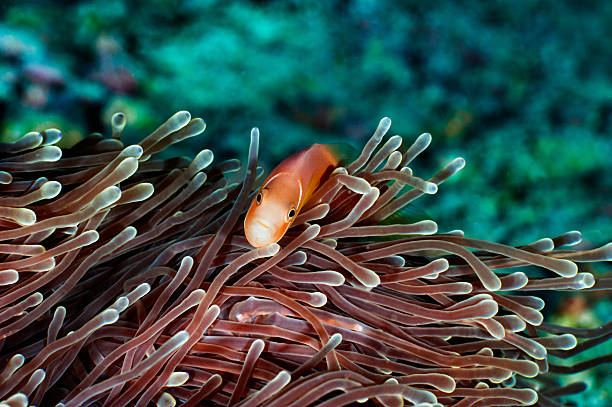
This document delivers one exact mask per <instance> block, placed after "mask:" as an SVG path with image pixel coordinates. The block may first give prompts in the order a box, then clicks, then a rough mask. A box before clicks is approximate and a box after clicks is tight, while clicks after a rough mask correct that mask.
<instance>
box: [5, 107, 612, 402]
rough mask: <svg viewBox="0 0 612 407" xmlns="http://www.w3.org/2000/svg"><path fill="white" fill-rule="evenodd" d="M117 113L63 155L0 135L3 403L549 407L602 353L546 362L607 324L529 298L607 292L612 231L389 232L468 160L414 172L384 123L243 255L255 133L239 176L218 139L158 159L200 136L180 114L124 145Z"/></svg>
mask: <svg viewBox="0 0 612 407" xmlns="http://www.w3.org/2000/svg"><path fill="white" fill-rule="evenodd" d="M125 125H126V116H125V115H123V114H121V113H117V114H115V115H114V116H113V118H112V135H111V137H109V138H104V137H102V136H101V135H99V134H93V135H91V136H89V137H87V138H85V139H83V140H82V141H81V142H79V143H78V144H76V145H74V146H73V147H71V148H67V149H63V150H62V149H60V148H58V147H57V146H56V145H55V144H56V143H57V142H58V141H59V139H60V138H61V133H60V132H59V131H58V130H55V129H48V130H45V131H42V132H32V133H28V134H26V135H25V136H23V137H22V138H20V139H19V140H17V141H15V142H12V143H5V144H2V145H1V146H0V152H1V155H0V242H1V244H0V253H2V256H3V257H2V263H1V265H0V269H1V270H0V284H1V287H2V288H1V291H0V307H1V308H0V315H1V318H0V338H1V345H0V346H1V348H0V349H1V350H0V368H1V369H2V371H1V373H0V399H2V400H4V401H3V403H5V404H6V405H12V406H27V405H37V406H43V405H45V406H46V405H55V404H56V403H60V404H59V405H61V406H64V407H76V406H81V405H107V406H127V405H134V406H147V405H150V403H155V404H156V405H158V406H172V405H176V404H178V405H184V406H196V405H198V404H199V403H200V401H202V400H206V402H207V404H206V405H240V406H257V405H267V406H289V405H290V406H305V405H318V406H341V405H348V404H351V403H354V402H358V401H359V402H364V401H367V402H368V403H371V404H372V405H382V406H401V405H403V404H404V403H405V404H408V405H420V406H423V407H424V406H432V405H444V406H457V407H458V406H502V405H531V404H534V403H536V402H537V403H539V405H542V406H549V405H557V404H558V403H559V402H560V401H559V400H560V398H562V397H563V396H564V395H567V394H572V393H575V392H579V391H582V390H584V385H583V384H582V383H580V382H577V383H572V384H569V385H560V384H558V383H557V381H556V375H557V374H564V373H572V372H577V371H581V370H584V369H588V368H590V367H592V366H595V365H597V364H599V363H609V362H610V360H611V356H610V355H604V356H600V357H598V358H595V359H592V360H588V361H586V362H582V363H579V364H576V365H573V366H571V367H562V366H557V365H555V364H553V363H549V355H557V356H561V357H570V356H573V355H575V354H577V353H579V352H582V351H584V350H586V349H589V348H591V347H593V346H595V345H597V344H600V343H601V342H604V341H607V340H608V339H609V338H610V337H611V336H612V324H611V323H608V324H606V325H604V326H602V327H599V328H595V329H579V328H572V327H564V326H560V325H555V324H552V323H550V322H545V321H544V317H543V315H542V313H541V312H540V311H541V310H542V308H543V307H544V305H545V303H544V301H543V300H542V298H541V296H540V295H539V293H545V292H547V291H558V290H569V291H575V290H606V289H609V288H610V286H611V284H610V280H609V279H606V278H600V279H596V278H595V276H594V275H593V274H591V273H589V272H581V271H580V270H579V268H578V266H577V263H578V264H580V263H581V262H596V261H602V260H609V259H610V258H612V245H611V244H607V245H605V246H603V247H600V248H596V249H592V250H586V251H585V250H583V251H574V250H570V249H569V248H567V247H566V246H572V245H574V244H576V243H578V242H579V241H580V240H581V235H580V233H579V232H576V231H571V232H568V233H565V234H563V235H561V236H558V237H555V238H552V239H549V238H545V239H541V240H538V241H535V242H533V243H530V244H526V245H523V246H519V247H511V246H506V245H503V244H499V243H493V242H488V241H482V240H477V239H473V238H468V237H465V236H464V235H463V233H462V232H461V231H459V230H455V231H449V232H446V233H439V232H438V230H437V229H438V228H437V225H436V223H435V222H433V221H431V220H424V221H420V222H416V223H412V224H390V222H389V220H390V219H391V215H393V214H394V213H396V212H397V211H398V210H400V209H401V208H402V207H404V206H405V205H407V204H409V203H410V202H412V201H414V200H415V199H417V198H419V197H420V196H422V195H423V194H434V193H436V192H437V191H438V187H439V185H440V184H442V183H443V182H444V181H445V180H447V179H448V178H449V177H450V176H452V175H453V174H454V173H456V172H457V171H459V170H460V169H461V168H462V167H463V166H464V160H463V159H462V158H457V159H454V160H452V161H451V162H450V163H448V164H447V165H446V166H445V167H444V168H443V169H442V170H440V171H439V172H438V173H436V174H435V175H433V176H432V177H430V178H429V179H427V180H426V179H423V178H419V177H417V176H415V175H414V174H413V172H412V170H411V167H410V165H411V163H412V162H413V160H414V159H415V158H416V157H417V156H418V155H419V154H420V153H422V152H423V151H424V150H425V149H426V148H427V146H428V145H429V142H430V140H431V136H430V135H429V134H422V135H421V136H419V137H418V138H417V139H416V140H415V141H414V143H413V144H412V145H411V146H409V147H408V148H406V149H400V147H401V143H402V138H401V137H399V136H393V137H390V138H388V139H386V140H385V141H384V136H385V134H386V132H387V130H388V129H389V127H390V125H391V121H390V120H389V119H387V118H384V119H382V120H381V121H380V124H379V126H378V128H377V129H376V131H375V133H374V135H373V136H372V138H371V139H370V140H369V141H368V142H367V144H366V145H365V147H364V149H363V151H362V153H361V155H360V156H359V157H358V158H357V159H356V160H355V161H354V162H352V163H350V164H349V165H347V166H346V167H341V168H338V169H336V170H335V171H334V173H333V174H332V175H331V176H330V178H329V179H328V181H326V183H325V184H324V185H323V186H321V187H320V189H319V190H318V191H317V193H316V196H315V197H314V198H313V199H312V200H311V203H310V204H309V205H308V207H306V208H305V209H304V210H303V211H302V212H301V213H300V214H299V216H298V218H297V219H296V221H295V222H294V224H293V226H292V228H291V229H290V230H289V232H288V233H287V235H286V236H285V237H284V238H283V239H282V240H281V241H280V242H279V244H272V245H269V246H266V247H263V248H259V249H252V248H251V247H250V246H249V245H248V243H247V242H246V239H245V237H244V234H243V231H242V226H241V225H242V222H241V221H240V219H241V217H242V216H243V215H244V212H245V209H246V207H247V205H248V203H249V201H250V199H251V198H252V195H253V192H254V191H255V190H256V186H257V184H258V182H261V181H262V175H263V171H262V170H261V168H259V167H258V166H257V157H258V148H259V132H258V130H257V129H253V131H252V132H251V140H250V147H249V156H248V162H247V163H246V166H245V167H244V168H243V167H242V165H241V164H240V162H239V161H237V160H227V161H223V162H220V163H216V164H214V165H213V154H212V152H211V151H210V150H203V151H201V152H200V153H199V154H197V155H196V157H195V158H194V159H193V160H186V159H183V158H176V159H160V158H158V157H159V154H160V152H162V151H163V150H164V149H166V148H167V147H169V146H170V145H172V144H174V143H176V142H179V141H182V140H184V139H187V138H189V137H193V136H196V135H198V134H200V133H202V132H203V131H204V129H205V123H204V121H203V120H201V119H197V118H196V119H192V118H191V116H190V114H189V113H188V112H185V111H181V112H178V113H176V114H175V115H173V116H172V117H171V118H170V119H169V120H168V121H166V122H165V123H164V124H163V125H161V126H160V127H159V128H158V129H157V130H155V131H154V132H153V133H151V134H150V135H148V136H147V137H145V138H144V139H143V140H142V141H141V142H139V143H138V144H136V145H130V146H127V147H124V145H123V142H122V141H121V136H122V132H123V129H124V127H125ZM383 141H384V142H383ZM243 173H244V174H243ZM516 268H520V269H516ZM578 339H580V342H579V341H578Z"/></svg>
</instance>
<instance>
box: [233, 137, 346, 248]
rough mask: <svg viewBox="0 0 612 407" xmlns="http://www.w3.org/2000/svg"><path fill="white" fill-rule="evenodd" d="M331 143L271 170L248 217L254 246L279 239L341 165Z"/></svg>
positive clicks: (246, 225)
mask: <svg viewBox="0 0 612 407" xmlns="http://www.w3.org/2000/svg"><path fill="white" fill-rule="evenodd" d="M338 162H339V159H338V156H337V154H336V153H335V152H334V151H333V150H332V149H331V147H330V146H326V145H323V144H313V145H312V146H310V147H308V148H307V149H305V150H302V151H300V152H297V153H295V154H293V155H291V156H289V157H288V158H286V159H285V160H284V161H283V162H281V163H280V164H279V165H278V167H276V168H275V169H274V171H272V173H270V175H269V176H268V178H266V180H265V181H264V183H263V186H262V187H261V189H260V190H259V192H258V193H257V195H255V198H254V199H253V202H251V206H250V207H249V211H248V212H247V214H246V217H245V218H244V234H245V236H246V238H247V240H248V241H249V243H250V244H251V245H252V246H254V247H263V246H267V245H269V244H271V243H276V242H278V241H279V240H280V239H281V238H282V237H283V236H284V235H285V232H287V229H289V226H291V224H292V223H293V221H294V220H295V217H296V216H297V214H298V213H299V212H300V209H302V207H303V206H304V204H305V203H306V202H307V201H308V199H309V198H310V197H311V196H312V194H313V192H314V191H315V190H316V189H317V187H318V186H319V185H320V184H321V182H322V181H324V180H325V179H326V177H327V176H329V174H330V173H331V172H332V171H333V170H334V169H335V168H336V167H337V166H338Z"/></svg>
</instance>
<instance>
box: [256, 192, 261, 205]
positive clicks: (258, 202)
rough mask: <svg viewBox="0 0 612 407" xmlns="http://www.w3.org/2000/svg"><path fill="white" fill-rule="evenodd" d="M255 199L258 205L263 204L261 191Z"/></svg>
mask: <svg viewBox="0 0 612 407" xmlns="http://www.w3.org/2000/svg"><path fill="white" fill-rule="evenodd" d="M255 200H256V201H257V205H261V200H262V197H261V192H260V193H258V194H257V197H256V198H255Z"/></svg>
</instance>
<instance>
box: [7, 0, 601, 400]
mask: <svg viewBox="0 0 612 407" xmlns="http://www.w3.org/2000/svg"><path fill="white" fill-rule="evenodd" d="M611 21H612V3H610V2H605V1H599V2H598V1H583V2H569V1H567V2H556V1H520V2H510V1H507V2H503V1H496V2H479V1H471V2H470V1H464V2H461V4H458V2H457V3H456V2H451V1H448V2H436V3H435V4H425V2H421V1H399V2H395V1H374V0H370V1H367V0H362V1H323V2H314V1H238V2H224V1H208V0H202V1H196V0H192V1H178V0H174V1H172V0H157V1H155V0H154V1H144V0H134V1H116V0H104V1H101V0H100V1H81V2H78V1H52V2H49V1H3V2H1V3H0V141H9V140H15V139H17V138H18V137H20V136H21V135H23V134H25V133H26V132H28V131H31V130H40V129H45V128H49V127H57V128H60V129H62V130H63V131H64V134H65V136H64V139H63V140H62V143H63V146H69V145H71V144H74V143H76V142H77V141H78V140H80V139H81V138H83V137H84V135H86V134H88V133H90V132H94V131H100V132H102V131H104V132H108V123H109V121H110V117H111V115H112V114H113V113H114V112H116V111H123V112H125V113H126V114H127V117H128V126H127V128H126V132H125V137H124V139H125V140H126V142H127V143H129V141H130V140H133V141H136V140H139V139H140V138H141V137H142V136H143V135H145V134H147V133H148V132H150V131H151V130H153V129H154V128H155V127H156V126H157V125H158V124H159V123H160V122H162V121H164V120H165V119H166V118H167V117H169V116H170V115H171V114H172V113H174V112H176V111H177V110H182V109H188V110H189V111H191V112H192V113H193V114H194V116H200V117H203V118H204V119H205V120H206V123H207V129H206V132H205V133H204V134H203V135H202V136H200V137H196V138H194V139H191V140H189V141H187V142H183V143H181V144H180V146H179V147H177V148H176V149H175V150H174V151H173V154H185V155H193V154H195V153H196V152H198V151H200V150H201V149H202V148H204V147H206V148H210V149H212V150H213V151H214V153H215V155H216V157H217V159H224V158H230V157H238V158H241V159H244V158H245V157H246V152H247V149H248V135H249V130H250V128H251V127H252V126H258V127H259V129H260V131H261V159H262V160H263V162H264V163H265V164H266V170H267V171H269V170H270V169H271V168H273V166H274V165H275V164H277V163H278V162H279V161H281V160H282V159H283V158H285V157H286V156H287V155H289V154H290V153H293V152H295V151H298V150H300V149H302V148H305V147H307V146H309V145H310V144H312V143H314V142H319V143H333V142H345V143H349V144H353V145H354V146H355V147H360V146H361V145H363V143H364V142H365V140H367V138H368V137H369V136H370V135H371V133H372V131H373V130H374V129H375V128H376V124H377V123H378V121H379V120H380V118H381V117H383V116H388V117H390V118H391V119H392V120H393V125H392V127H391V132H392V133H393V134H400V135H401V136H402V137H404V140H405V143H407V144H410V143H411V142H412V141H413V140H414V139H415V138H416V137H417V136H418V135H419V134H421V133H423V132H429V133H431V134H432V136H433V142H432V145H431V147H430V148H429V149H428V150H426V151H425V152H424V153H423V154H422V155H421V157H420V159H419V160H418V162H416V163H415V166H416V168H415V172H418V173H419V174H423V175H433V174H434V172H435V170H436V169H437V168H439V167H441V166H442V165H444V164H446V163H447V162H449V161H450V160H451V159H452V158H454V157H456V156H462V157H464V158H465V159H466V161H467V165H466V167H465V169H463V170H462V171H461V173H460V174H458V175H457V176H455V177H453V178H451V179H450V180H449V181H448V182H447V183H445V184H444V185H443V186H442V187H441V189H440V191H439V192H438V193H437V194H436V195H434V196H428V197H423V198H421V199H420V200H419V201H418V204H417V205H418V207H417V208H416V209H415V213H416V215H415V216H423V215H422V214H423V213H425V214H427V215H428V216H430V217H431V218H432V219H434V220H435V221H436V222H437V223H438V224H439V226H440V230H441V231H445V230H452V229H462V230H464V231H465V234H466V236H469V237H475V238H479V239H486V240H491V241H499V242H503V243H507V244H511V245H517V244H525V243H530V242H532V241H534V240H537V239H539V238H542V237H546V236H557V235H560V234H562V233H564V232H566V231H568V230H574V229H578V230H580V231H581V232H582V233H583V236H584V239H585V241H584V243H583V244H582V245H583V247H591V246H592V247H595V246H598V245H601V244H604V243H606V242H608V241H609V240H610V238H611V236H612V165H611V163H612V158H611V157H612V80H611V75H610V73H611V72H612V40H610V39H611V38H612V24H610V22H611ZM190 147H191V148H192V149H190ZM585 268H587V269H588V270H585V271H589V272H594V273H610V270H611V269H612V266H611V265H610V262H608V263H607V264H603V265H600V266H599V269H593V268H588V266H587V267H585ZM600 293H602V294H599V295H594V294H591V295H589V294H588V293H586V294H585V293H573V294H572V295H571V297H572V299H571V300H570V299H569V297H570V296H569V295H565V294H563V293H560V295H559V296H558V297H555V298H551V297H550V296H548V297H547V306H546V309H545V310H544V311H545V312H548V313H549V315H551V318H553V321H555V322H562V323H565V324H569V325H573V326H580V327H594V326H597V325H600V324H602V323H606V322H608V321H609V319H610V318H609V315H610V312H611V310H612V301H611V299H610V298H609V296H605V294H603V293H605V291H603V292H600ZM552 314H554V315H552ZM602 347H607V349H602ZM611 348H612V344H611V343H610V341H608V343H607V344H604V345H603V346H601V347H599V348H595V349H593V350H592V352H586V353H585V354H584V355H581V357H583V358H585V359H586V358H588V357H589V356H590V357H592V356H593V355H597V354H603V353H610V351H611ZM578 360H579V359H576V360H574V362H576V361H578ZM564 362H566V361H563V360H560V361H556V363H559V364H563V363H564ZM589 373H590V374H591V375H592V376H591V377H586V376H580V375H582V374H580V375H574V376H572V377H570V379H571V381H576V380H585V381H587V382H589V383H590V384H591V389H590V391H589V392H588V393H585V394H583V395H581V396H575V397H573V399H574V400H577V401H579V400H580V397H585V396H588V397H590V399H589V400H588V401H589V402H592V404H591V405H592V406H596V405H602V406H604V405H607V404H605V403H606V400H605V397H610V393H609V390H608V389H609V388H611V387H612V374H611V372H610V366H609V365H604V366H600V368H599V369H597V370H594V371H591V372H589ZM579 376H580V377H579ZM593 398H596V399H593ZM584 401H586V400H584ZM584 401H583V402H584ZM579 402H580V401H579ZM598 403H599V404H598Z"/></svg>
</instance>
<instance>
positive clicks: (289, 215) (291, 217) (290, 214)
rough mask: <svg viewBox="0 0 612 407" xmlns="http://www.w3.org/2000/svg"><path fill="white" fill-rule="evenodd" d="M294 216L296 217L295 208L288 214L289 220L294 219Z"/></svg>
mask: <svg viewBox="0 0 612 407" xmlns="http://www.w3.org/2000/svg"><path fill="white" fill-rule="evenodd" d="M294 216H295V208H291V209H289V213H288V214H287V220H291V219H293V217H294Z"/></svg>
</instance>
